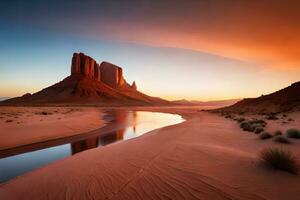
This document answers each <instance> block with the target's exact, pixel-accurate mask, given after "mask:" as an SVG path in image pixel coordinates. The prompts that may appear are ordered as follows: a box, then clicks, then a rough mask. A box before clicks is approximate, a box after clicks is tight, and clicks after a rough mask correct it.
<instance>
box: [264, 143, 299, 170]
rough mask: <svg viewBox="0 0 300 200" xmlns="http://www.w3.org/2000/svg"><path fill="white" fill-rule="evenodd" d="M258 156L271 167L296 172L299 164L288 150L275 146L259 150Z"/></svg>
mask: <svg viewBox="0 0 300 200" xmlns="http://www.w3.org/2000/svg"><path fill="white" fill-rule="evenodd" d="M260 158H261V160H262V162H263V163H264V164H266V165H267V166H269V167H271V168H273V169H277V170H283V171H287V172H289V173H293V174H298V171H299V164H298V163H297V160H296V159H295V157H294V156H293V155H292V154H291V152H290V151H286V150H281V149H277V148H270V149H265V150H263V151H261V153H260Z"/></svg>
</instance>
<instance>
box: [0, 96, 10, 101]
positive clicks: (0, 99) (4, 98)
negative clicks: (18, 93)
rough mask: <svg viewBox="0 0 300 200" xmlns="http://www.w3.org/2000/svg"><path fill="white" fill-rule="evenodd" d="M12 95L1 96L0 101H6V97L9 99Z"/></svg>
mask: <svg viewBox="0 0 300 200" xmlns="http://www.w3.org/2000/svg"><path fill="white" fill-rule="evenodd" d="M9 98H10V97H0V101H4V100H6V99H9Z"/></svg>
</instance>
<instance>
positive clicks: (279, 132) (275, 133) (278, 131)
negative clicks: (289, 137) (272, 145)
mask: <svg viewBox="0 0 300 200" xmlns="http://www.w3.org/2000/svg"><path fill="white" fill-rule="evenodd" d="M274 135H275V136H277V135H282V132H281V131H280V130H277V131H275V132H274Z"/></svg>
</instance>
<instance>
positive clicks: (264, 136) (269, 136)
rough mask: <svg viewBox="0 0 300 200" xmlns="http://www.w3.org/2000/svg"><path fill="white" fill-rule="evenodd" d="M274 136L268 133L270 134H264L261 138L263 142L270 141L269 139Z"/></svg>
mask: <svg viewBox="0 0 300 200" xmlns="http://www.w3.org/2000/svg"><path fill="white" fill-rule="evenodd" d="M272 137H273V136H272V135H271V134H270V133H268V132H263V133H262V134H260V135H259V138H260V139H261V140H266V139H269V138H272Z"/></svg>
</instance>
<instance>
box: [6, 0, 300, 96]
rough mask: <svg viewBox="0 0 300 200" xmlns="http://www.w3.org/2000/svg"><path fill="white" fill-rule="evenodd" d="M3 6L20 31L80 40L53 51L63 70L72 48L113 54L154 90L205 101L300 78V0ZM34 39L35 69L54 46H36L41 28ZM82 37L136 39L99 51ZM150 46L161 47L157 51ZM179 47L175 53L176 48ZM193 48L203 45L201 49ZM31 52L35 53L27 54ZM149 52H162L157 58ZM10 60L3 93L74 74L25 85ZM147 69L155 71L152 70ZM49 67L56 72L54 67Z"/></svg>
mask: <svg viewBox="0 0 300 200" xmlns="http://www.w3.org/2000/svg"><path fill="white" fill-rule="evenodd" d="M1 4H3V5H2V6H1ZM1 8H3V9H2V10H1ZM0 11H1V12H0V13H1V14H0V15H1V18H0V23H1V22H5V23H6V24H8V26H10V28H12V29H13V28H14V26H15V25H22V26H24V27H26V28H21V32H20V33H19V32H18V34H17V37H20V36H22V35H24V33H26V34H29V35H30V34H31V29H37V30H39V31H42V33H41V34H40V35H39V36H41V37H44V35H46V34H45V33H47V35H50V37H52V36H53V35H58V37H60V38H61V37H64V38H73V39H72V42H71V43H72V44H76V45H77V46H76V48H69V46H70V44H69V43H67V42H66V43H64V42H65V41H66V40H63V42H62V41H60V43H59V45H60V46H59V48H58V47H55V48H57V49H55V48H53V49H51V48H49V51H51V52H50V53H49V55H51V56H52V55H54V54H57V55H62V54H59V49H65V51H64V52H63V53H64V57H63V58H61V61H62V62H61V63H54V64H56V65H57V68H59V69H61V68H62V67H63V66H62V65H63V64H64V65H68V64H66V63H68V59H69V57H68V56H67V55H68V54H70V55H71V53H72V51H76V50H78V51H79V50H80V51H85V52H86V53H90V54H91V56H94V57H95V59H106V60H109V61H111V62H113V63H116V64H120V65H122V66H124V67H125V72H127V74H126V76H127V77H128V79H129V80H130V81H132V80H137V81H138V86H139V88H140V89H141V90H142V91H144V92H146V93H148V94H150V95H154V96H161V97H164V98H168V99H179V98H187V99H201V100H211V99H229V98H241V97H255V96H259V95H260V94H262V93H270V92H274V91H276V90H278V89H281V88H283V87H286V86H288V85H289V84H291V83H292V82H295V81H297V80H299V79H300V48H299V47H300V1H298V0H226V1H225V0H224V1H221V0H188V1H183V0H164V1H147V0H144V1H130V0H115V1H108V2H102V1H94V0H90V1H88V2H81V1H72V3H70V2H68V1H63V2H59V1H58V2H57V3H53V2H51V1H49V3H45V2H43V3H42V2H39V1H36V2H35V3H26V2H23V3H20V2H19V3H17V4H10V3H3V2H0ZM1 19H2V21H1ZM22 31H23V32H22ZM8 35H9V36H10V35H11V34H10V33H9V34H8ZM55 37H56V36H55ZM2 38H5V37H2ZM30 38H31V39H32V42H30V45H29V46H25V47H26V48H28V47H29V48H30V49H31V50H32V55H29V56H27V57H26V58H27V60H26V58H24V59H23V60H22V62H23V63H27V66H29V67H32V66H38V63H37V62H35V63H33V61H34V59H32V57H35V56H36V54H37V53H40V52H41V51H39V49H38V48H44V46H45V45H46V46H51V44H48V43H47V42H45V41H50V40H49V39H48V38H47V37H45V38H43V39H41V41H39V42H38V44H37V46H38V48H37V47H36V46H34V45H31V44H32V43H35V41H36V40H37V39H36V38H37V37H35V35H34V34H33V36H31V35H30ZM80 39H83V40H91V41H92V43H97V42H96V41H99V44H98V45H99V46H101V45H102V46H103V41H105V42H107V41H109V42H114V43H118V44H119V45H120V46H122V45H123V43H128V45H127V46H126V45H125V46H126V48H125V47H124V45H123V46H122V47H121V48H119V47H118V48H117V47H116V45H113V44H112V45H110V46H105V45H104V46H103V47H106V48H109V49H113V50H111V51H109V53H107V52H106V51H105V50H102V49H101V50H97V49H95V48H94V49H93V48H92V47H91V46H92V45H90V43H89V46H87V45H86V44H87V43H82V44H85V47H83V46H84V45H82V44H80V43H79V42H76V41H80ZM25 40H26V41H27V40H28V39H27V38H26V39H25ZM13 41H18V40H17V38H13V37H12V38H11V41H9V40H8V39H7V38H6V39H3V43H5V42H7V43H8V47H10V48H12V45H11V43H13ZM74 41H75V42H74ZM44 43H45V44H44ZM46 43H47V44H46ZM131 44H133V45H131ZM134 44H138V45H141V46H139V47H137V46H134ZM43 45H44V46H43ZM40 46H41V47H40ZM148 47H149V48H151V47H153V50H154V51H155V52H156V53H153V51H151V50H149V48H148ZM161 47H167V48H168V49H167V50H166V49H163V48H161ZM97 48H98V47H97ZM172 48H174V49H175V50H174V51H175V53H174V52H173V51H172V50H170V49H172ZM18 49H20V47H18V43H16V47H15V49H14V50H12V54H14V53H15V56H13V57H14V59H16V58H17V57H18V56H20V54H19V53H18ZM135 49H138V50H137V51H135ZM189 50H195V51H199V55H195V52H190V51H189ZM6 52H7V50H5V51H3V52H2V54H0V56H1V55H5V53H6ZM128 52H129V53H128ZM178 52H180V53H178ZM203 52H208V53H211V54H214V55H218V56H220V57H219V58H217V57H216V58H215V60H216V61H212V60H210V63H209V64H208V63H207V62H206V61H205V60H204V61H203V60H201V59H200V58H201V55H203ZM29 53H31V51H28V52H27V54H29ZM149 53H153V54H155V56H154V55H153V57H151V55H149ZM177 53H178V54H177ZM172 54H173V55H175V54H176V55H177V56H172ZM57 55H56V56H57ZM135 55H136V56H135ZM31 56H32V57H31ZM51 56H50V57H46V56H45V57H44V59H45V61H44V62H45V63H46V62H47V63H49V64H48V65H49V66H50V65H51V64H52V63H51V62H52V60H51ZM149 56H150V57H149ZM222 57H227V58H231V59H233V61H232V62H234V63H231V64H228V63H227V64H226V62H227V61H226V62H224V63H222V62H221V61H220V59H221V60H222ZM142 58H144V59H142ZM197 58H199V59H197ZM5 59H8V58H7V56H6V57H4V56H3V58H1V60H2V62H3V63H4V64H7V66H5V67H6V68H7V70H6V71H7V72H6V74H5V76H4V75H3V74H4V73H2V76H1V74H0V78H1V79H2V80H7V81H6V84H7V85H6V86H5V88H1V86H0V89H2V90H6V91H8V92H6V93H3V94H2V93H1V91H0V96H3V95H13V94H18V95H19V94H21V93H24V92H25V91H26V92H27V91H28V90H29V91H28V92H36V90H38V89H41V88H42V87H44V86H46V85H49V84H51V83H54V80H55V81H56V80H58V79H59V78H62V77H64V76H66V75H68V74H67V73H66V72H67V70H68V69H66V70H65V71H61V74H59V76H57V74H56V76H57V77H56V78H55V79H54V78H52V79H49V81H48V82H47V81H43V80H39V81H36V82H34V81H32V82H30V81H31V80H30V81H29V82H28V83H27V84H28V87H27V88H26V89H24V88H22V87H23V85H19V84H16V81H14V82H13V80H14V79H13V78H11V77H15V76H16V75H17V74H16V73H18V71H17V72H12V70H11V71H10V70H9V69H8V68H9V67H11V66H10V65H9V64H10V61H9V60H7V61H5ZM63 59H65V60H63ZM132 59H134V60H132ZM3 60H4V61H3ZM237 60H238V61H241V63H239V62H237ZM118 62H119V63H118ZM20 63H21V60H20ZM170 65H171V67H170ZM20 66H23V65H22V64H21V65H20ZM64 67H65V66H64ZM141 68H143V70H141ZM38 69H40V68H38ZM149 69H153V70H149ZM0 70H1V66H0ZM47 70H49V69H47ZM170 70H172V71H173V72H172V73H173V74H172V79H171V78H170V80H167V81H166V80H165V77H167V76H169V74H168V73H169V71H170ZM144 71H146V72H147V73H148V74H147V75H148V76H150V77H147V76H145V74H144ZM186 71H189V73H186ZM49 72H50V73H52V74H53V77H54V74H55V73H54V71H49ZM9 73H11V74H9ZM155 73H156V74H155ZM158 73H159V74H158ZM195 73H196V74H198V76H196V75H195ZM25 74H26V73H25ZM182 74H184V77H183V76H182ZM12 75H14V76H12ZM202 75H203V76H202ZM20 76H24V73H23V74H21V72H20ZM153 76H155V77H158V78H156V79H155V82H153V80H152V77H153ZM201 76H202V77H201ZM16 80H20V77H19V78H18V77H16ZM180 80H181V81H182V82H183V83H189V82H191V83H192V85H194V88H193V89H190V88H187V87H185V86H184V85H183V86H182V85H180V84H182V82H180ZM249 82H251V84H249ZM8 83H10V84H8ZM170 85H171V86H170ZM12 87H13V88H14V89H12ZM17 88H20V89H17ZM30 88H31V90H30ZM13 91H18V93H15V92H13Z"/></svg>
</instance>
